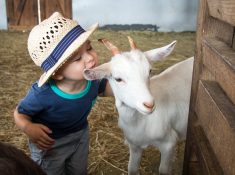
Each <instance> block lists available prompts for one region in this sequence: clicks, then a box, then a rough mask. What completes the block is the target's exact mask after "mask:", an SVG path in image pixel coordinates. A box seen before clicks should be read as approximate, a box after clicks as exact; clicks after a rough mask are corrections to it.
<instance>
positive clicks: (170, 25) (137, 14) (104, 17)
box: [73, 0, 198, 32]
mask: <svg viewBox="0 0 235 175" xmlns="http://www.w3.org/2000/svg"><path fill="white" fill-rule="evenodd" d="M197 7H198V0H73V18H74V19H76V20H78V21H79V23H80V24H81V25H82V26H83V27H84V28H87V27H88V26H90V25H91V24H93V23H95V22H99V24H100V26H104V25H107V24H122V25H124V24H129V25H131V24H152V25H156V26H158V27H159V29H158V31H177V32H178V31H195V29H196V17H197Z"/></svg>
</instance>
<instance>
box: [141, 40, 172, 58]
mask: <svg viewBox="0 0 235 175" xmlns="http://www.w3.org/2000/svg"><path fill="white" fill-rule="evenodd" d="M175 44H176V41H173V42H172V43H170V44H168V45H166V46H164V47H161V48H157V49H153V50H149V51H146V52H144V53H145V56H146V57H147V58H148V59H149V60H150V61H158V60H161V59H163V58H165V57H167V56H168V55H170V54H171V52H172V51H173V49H174V47H175Z"/></svg>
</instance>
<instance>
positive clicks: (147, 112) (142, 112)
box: [137, 108, 153, 115]
mask: <svg viewBox="0 0 235 175" xmlns="http://www.w3.org/2000/svg"><path fill="white" fill-rule="evenodd" d="M137 111H139V112H140V113H141V114H143V115H149V114H151V113H152V112H153V110H142V109H139V108H137Z"/></svg>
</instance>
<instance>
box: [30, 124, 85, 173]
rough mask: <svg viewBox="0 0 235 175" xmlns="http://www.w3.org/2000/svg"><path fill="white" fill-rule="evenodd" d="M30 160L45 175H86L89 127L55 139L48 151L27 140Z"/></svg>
mask: <svg viewBox="0 0 235 175" xmlns="http://www.w3.org/2000/svg"><path fill="white" fill-rule="evenodd" d="M29 149H30V152H31V158H32V159H33V160H34V161H35V162H36V163H38V164H39V165H40V166H41V167H42V169H43V170H44V171H45V172H46V173H47V175H65V174H70V175H78V174H81V175H83V174H84V175H86V174H87V161H88V151H89V127H86V128H85V129H83V130H80V131H78V132H75V133H72V134H69V135H67V136H65V137H63V138H60V139H56V141H55V144H54V145H53V147H52V148H51V149H50V150H47V151H43V150H41V149H38V148H37V146H36V145H35V144H34V143H33V142H32V141H31V140H29Z"/></svg>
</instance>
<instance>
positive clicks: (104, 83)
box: [98, 79, 108, 94]
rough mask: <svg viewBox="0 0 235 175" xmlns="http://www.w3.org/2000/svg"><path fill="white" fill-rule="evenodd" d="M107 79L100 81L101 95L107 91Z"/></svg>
mask: <svg viewBox="0 0 235 175" xmlns="http://www.w3.org/2000/svg"><path fill="white" fill-rule="evenodd" d="M107 81H108V80H107V79H102V80H101V81H100V85H99V91H98V92H99V94H100V93H103V92H104V91H105V88H106V84H107Z"/></svg>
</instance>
